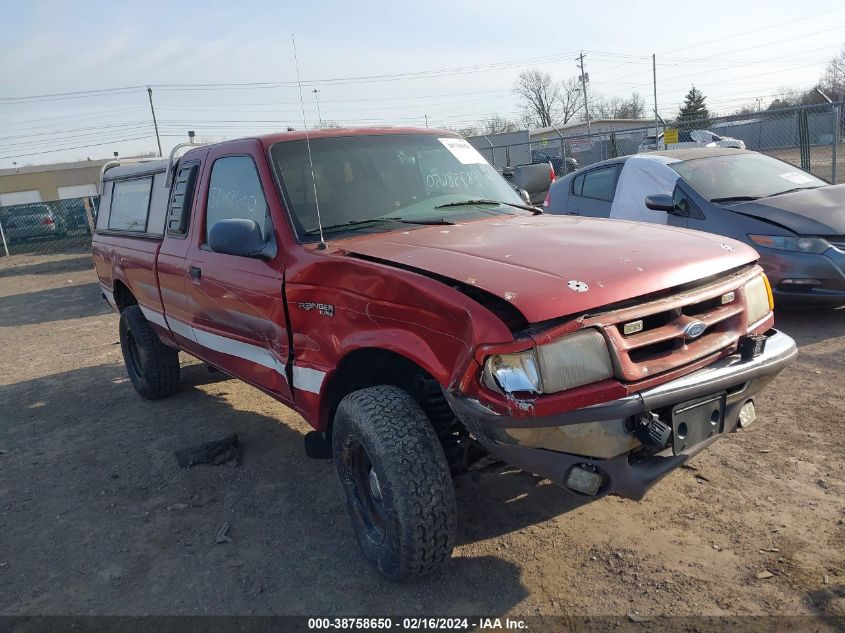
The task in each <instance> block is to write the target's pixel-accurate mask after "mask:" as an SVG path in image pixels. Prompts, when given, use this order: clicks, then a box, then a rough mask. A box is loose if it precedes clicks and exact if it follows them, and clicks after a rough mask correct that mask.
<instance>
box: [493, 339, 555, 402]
mask: <svg viewBox="0 0 845 633" xmlns="http://www.w3.org/2000/svg"><path fill="white" fill-rule="evenodd" d="M484 384H485V385H487V386H488V387H489V388H491V389H496V390H499V389H500V390H502V391H505V392H507V393H513V392H514V391H533V392H534V393H543V387H542V385H541V384H540V372H539V371H538V370H537V359H536V358H535V356H534V350H533V349H532V350H528V351H525V352H519V353H517V354H496V355H494V356H490V357H489V358H488V359H487V362H486V363H484Z"/></svg>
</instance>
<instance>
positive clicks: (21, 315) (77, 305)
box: [0, 282, 111, 327]
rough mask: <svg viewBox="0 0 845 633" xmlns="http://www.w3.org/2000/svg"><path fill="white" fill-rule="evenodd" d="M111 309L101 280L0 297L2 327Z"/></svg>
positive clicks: (77, 317)
mask: <svg viewBox="0 0 845 633" xmlns="http://www.w3.org/2000/svg"><path fill="white" fill-rule="evenodd" d="M108 312H111V308H110V307H109V305H108V304H107V303H106V302H105V301H104V300H103V299H102V297H101V296H100V285H99V284H98V283H93V282H92V283H82V284H79V283H74V284H67V285H65V286H61V287H59V288H50V289H47V290H37V291H35V292H27V293H22V294H16V295H9V296H6V297H0V327H14V326H18V325H35V324H37V323H51V322H53V321H65V320H68V319H82V318H85V317H91V316H97V315H100V314H107V313H108Z"/></svg>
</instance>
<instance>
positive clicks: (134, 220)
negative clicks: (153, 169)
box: [109, 177, 153, 233]
mask: <svg viewBox="0 0 845 633" xmlns="http://www.w3.org/2000/svg"><path fill="white" fill-rule="evenodd" d="M152 184H153V179H152V177H150V178H138V179H136V180H117V181H115V183H114V187H113V189H112V200H111V213H110V214H109V229H110V230H112V231H137V232H140V233H143V232H144V231H146V230H147V213H148V211H149V208H150V189H151V187H152Z"/></svg>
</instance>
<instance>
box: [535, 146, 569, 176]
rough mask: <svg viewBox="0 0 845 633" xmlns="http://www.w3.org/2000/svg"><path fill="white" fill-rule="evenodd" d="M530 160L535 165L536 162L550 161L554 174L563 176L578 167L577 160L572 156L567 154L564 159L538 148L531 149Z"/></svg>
mask: <svg viewBox="0 0 845 633" xmlns="http://www.w3.org/2000/svg"><path fill="white" fill-rule="evenodd" d="M531 162H532V163H534V164H535V165H536V164H538V163H551V164H552V168H553V169H554V171H555V176H565V175H566V174H571V173H572V172H573V171H575V170H576V169H578V161H577V160H576V159H575V158H573V157H572V156H567V157H566V158H565V159H564V158H562V157H560V156H555V155H554V154H551V155H550V154H547V153H546V152H544V151H542V150H539V149H532V150H531Z"/></svg>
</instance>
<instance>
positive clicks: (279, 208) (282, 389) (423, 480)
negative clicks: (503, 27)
mask: <svg viewBox="0 0 845 633" xmlns="http://www.w3.org/2000/svg"><path fill="white" fill-rule="evenodd" d="M304 134H305V133H304V132H290V133H285V134H274V135H269V136H262V137H259V138H247V139H241V140H237V141H227V142H224V143H219V144H215V145H211V146H205V147H193V148H191V149H190V150H189V151H187V153H185V155H184V156H183V157H182V158H181V159H179V160H178V161H177V160H176V159H175V158H174V159H173V160H172V161H155V162H147V163H141V164H136V165H131V166H118V167H112V168H105V169H104V178H103V183H102V186H101V188H100V190H101V191H102V192H103V195H102V198H101V201H100V211H99V215H98V217H97V226H96V232H95V235H94V238H93V257H94V264H95V268H96V271H97V275H98V277H99V281H100V285H101V287H102V292H103V295H104V297H105V298H106V299H107V300H108V302H109V303H110V304H111V305H112V306H113V307H114V308H115V309H116V310H118V311H119V312H120V322H119V337H120V344H121V349H122V351H123V357H124V361H125V363H126V369H127V372H128V375H129V378H130V380H131V383H132V385H133V386H134V388H135V389H136V391H137V392H138V393H139V394H140V395H141V396H143V397H145V398H151V399H155V398H163V397H165V396H169V395H171V394H173V393H174V392H175V391H176V390H177V388H178V382H179V357H178V354H179V352H180V351H183V352H186V353H188V354H190V355H193V356H196V357H197V358H199V359H201V360H203V361H205V362H206V363H208V364H209V365H212V366H214V367H217V368H219V369H221V370H223V371H224V372H226V373H227V374H229V375H231V376H234V377H237V378H240V379H241V380H244V381H246V382H247V383H249V384H251V385H253V386H255V387H257V388H258V389H260V390H262V391H264V392H265V393H267V394H269V395H270V396H271V397H273V398H275V399H276V400H278V401H280V402H282V403H284V404H285V405H287V406H289V407H291V408H293V409H294V410H295V411H297V412H299V413H300V414H301V415H302V416H303V417H304V418H305V420H307V421H308V422H309V423H310V424H311V425H312V426H313V427H314V429H315V431H313V432H311V433H309V434H308V435H306V437H305V444H306V451H307V452H308V454H309V455H311V456H313V457H324V458H331V459H333V460H334V465H335V469H336V472H337V476H338V480H339V482H340V486H341V488H342V490H343V493H344V496H345V499H346V507H347V510H348V513H349V516H350V519H351V521H352V525H353V527H354V531H355V534H356V536H357V540H358V544H359V545H360V548H361V550H362V551H363V553H364V555H365V556H366V557H367V559H369V560H370V561H371V562H372V563H373V564H374V565H375V566H376V567H377V568H378V569H379V570H380V571H381V572H382V573H383V574H385V575H386V576H388V577H390V578H408V577H411V576H415V575H419V574H423V573H427V572H430V571H432V570H434V569H436V568H437V567H438V566H439V565H440V564H441V563H443V562H444V561H445V560H446V559H448V558H449V556H450V554H451V551H452V548H453V545H454V543H455V530H456V528H455V523H456V509H455V495H454V491H453V483H452V477H454V476H458V475H460V474H461V473H466V472H468V471H469V470H470V469H471V468H472V467H473V466H477V467H481V465H479V459H483V458H485V457H486V456H488V455H492V456H495V457H498V458H500V459H502V460H504V461H506V462H508V463H510V464H512V465H514V466H516V467H519V468H523V469H525V470H528V471H530V472H533V473H536V474H538V475H541V476H543V477H548V478H549V479H551V480H552V481H553V482H555V483H557V484H559V485H561V486H563V487H564V488H566V489H567V490H570V491H572V492H573V493H574V494H578V495H582V496H584V497H585V498H597V497H601V496H603V495H607V494H617V495H621V496H623V497H627V498H631V499H640V498H642V496H643V495H644V494H645V493H646V491H647V490H648V489H649V488H650V487H651V486H652V485H653V484H654V483H656V482H657V481H658V480H659V479H660V478H661V477H663V476H665V475H666V474H667V473H669V472H670V471H672V470H673V469H675V468H677V467H678V466H680V465H681V464H683V463H684V462H686V461H687V460H688V459H689V458H690V457H691V456H692V455H694V454H696V453H698V452H699V451H701V450H703V449H705V448H706V447H708V446H710V445H711V444H712V443H713V442H714V441H716V440H717V439H718V438H719V437H721V436H722V435H723V434H725V433H728V432H733V431H735V430H737V428H738V426H742V427H745V426H747V425H748V424H751V423H752V422H754V420H755V418H756V414H755V409H754V403H755V402H759V401H760V398H762V394H761V390H762V389H763V387H764V386H765V385H766V384H768V383H769V382H770V381H771V380H772V379H773V378H774V377H775V376H776V375H777V374H778V373H779V372H780V371H781V370H782V369H783V368H784V367H785V366H786V365H787V364H789V363H790V362H791V361H792V360H793V358H794V357H795V355H796V347H795V343H794V342H793V340H792V339H791V338H790V337H788V336H787V335H785V334H783V333H781V332H778V331H777V330H775V329H773V327H772V326H773V322H774V316H773V312H772V301H771V294H770V292H769V290H768V285H767V283H768V282H767V280H766V277H765V275H764V274H763V272H762V270H761V268H760V267H759V266H758V265H757V264H756V260H757V254H756V253H755V252H754V250H753V249H751V248H750V247H748V246H746V245H744V244H741V243H739V242H735V241H733V240H730V239H727V238H722V237H716V236H710V235H707V234H704V233H700V232H694V231H687V230H684V229H681V228H674V227H653V226H649V225H645V224H633V223H628V222H606V221H603V220H594V219H585V218H575V219H573V218H565V217H555V216H546V215H542V214H540V212H539V210H537V209H535V208H533V207H529V206H525V205H524V204H523V202H522V200H521V199H520V198H519V196H518V195H517V194H516V193H515V192H514V191H513V189H512V188H511V187H510V186H509V185H508V183H507V182H506V181H505V180H504V179H503V178H502V177H501V176H500V175H499V174H498V173H497V172H496V170H495V169H494V168H493V167H492V166H490V165H489V164H488V163H487V161H485V160H484V158H483V157H482V156H481V155H480V154H479V153H478V152H477V151H476V150H475V149H474V148H473V147H472V146H471V145H470V144H469V143H467V142H466V141H465V140H464V139H462V138H460V137H458V136H456V135H455V134H454V133H452V132H449V131H446V130H430V129H422V130H420V129H352V130H342V129H340V130H333V129H328V130H320V131H316V132H312V133H311V135H310V140H307V139H308V137H306V136H304ZM174 156H175V153H174ZM171 183H172V184H171ZM667 244H671V246H672V247H671V248H667ZM150 415H154V411H153V410H152V409H151V410H150ZM271 502H272V500H268V503H271ZM302 503H308V500H306V499H303V500H302ZM318 532H319V531H318ZM314 538H315V541H318V540H319V539H320V536H319V534H318V533H315V537H314Z"/></svg>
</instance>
